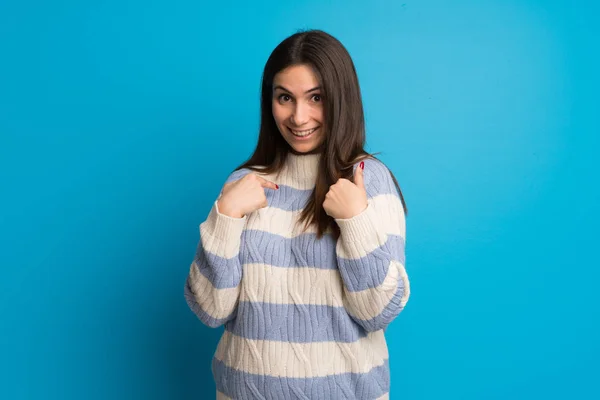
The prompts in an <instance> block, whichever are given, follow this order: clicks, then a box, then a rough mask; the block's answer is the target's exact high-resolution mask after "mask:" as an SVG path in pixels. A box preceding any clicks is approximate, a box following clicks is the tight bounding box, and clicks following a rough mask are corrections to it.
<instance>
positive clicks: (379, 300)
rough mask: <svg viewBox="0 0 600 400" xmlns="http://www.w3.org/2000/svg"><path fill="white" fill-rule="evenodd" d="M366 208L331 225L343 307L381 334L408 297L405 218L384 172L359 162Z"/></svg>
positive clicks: (369, 161) (377, 166)
mask: <svg viewBox="0 0 600 400" xmlns="http://www.w3.org/2000/svg"><path fill="white" fill-rule="evenodd" d="M364 182H365V188H366V190H367V198H368V206H367V208H366V209H365V210H364V211H363V212H362V213H360V214H358V215H356V216H354V217H352V218H349V219H336V222H337V224H338V225H339V227H340V231H341V236H340V238H339V239H338V242H337V245H336V256H337V262H338V268H339V270H340V275H341V277H342V281H343V284H344V306H345V308H346V310H347V311H348V314H350V316H351V317H352V319H354V320H355V321H356V322H357V323H358V324H360V325H361V326H362V327H364V328H365V329H366V330H367V331H378V330H380V329H385V328H386V327H387V326H388V325H389V323H390V322H392V320H393V319H394V318H395V317H396V316H397V315H398V314H399V313H400V312H401V311H402V310H403V308H404V306H405V305H406V303H407V301H408V298H409V295H410V284H409V280H408V276H407V274H406V270H405V268H404V264H405V258H404V255H405V254H404V247H405V232H406V225H405V215H404V209H403V207H402V203H401V200H400V196H399V195H398V192H397V191H396V187H395V185H394V182H393V180H392V176H391V174H390V172H389V170H388V169H387V167H386V166H385V165H384V164H383V163H382V162H381V161H379V160H375V159H367V160H365V169H364Z"/></svg>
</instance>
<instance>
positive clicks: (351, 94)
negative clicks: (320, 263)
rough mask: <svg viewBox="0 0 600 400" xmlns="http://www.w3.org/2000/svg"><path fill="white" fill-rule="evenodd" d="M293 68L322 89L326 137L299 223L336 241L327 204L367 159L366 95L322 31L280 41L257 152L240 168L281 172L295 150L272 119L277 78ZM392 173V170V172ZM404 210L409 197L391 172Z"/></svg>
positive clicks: (266, 85)
mask: <svg viewBox="0 0 600 400" xmlns="http://www.w3.org/2000/svg"><path fill="white" fill-rule="evenodd" d="M293 65H307V66H310V67H311V68H312V70H313V72H314V73H315V74H316V76H317V79H318V80H319V83H320V85H321V88H322V94H323V101H324V123H323V128H324V134H325V139H324V141H323V143H322V145H321V147H320V148H319V149H318V151H320V152H321V157H320V161H319V166H318V174H317V179H316V182H315V188H314V190H313V193H312V195H311V196H310V198H309V201H308V203H307V204H306V206H305V207H304V209H303V211H302V214H301V216H300V222H304V223H305V224H307V225H310V224H313V223H314V224H316V226H317V237H318V238H321V237H322V236H323V234H324V233H325V231H327V230H328V228H329V229H330V230H331V232H332V233H333V235H334V237H335V238H336V239H337V238H338V237H339V234H340V231H339V227H338V225H337V224H336V223H335V220H334V219H333V218H332V217H330V216H329V215H327V214H326V213H325V210H324V209H323V202H324V201H325V195H326V194H327V192H328V191H329V187H330V186H331V185H333V184H335V183H336V182H337V181H338V179H340V178H346V179H349V180H353V166H354V164H355V163H356V162H358V161H361V160H363V159H365V158H369V157H372V158H375V157H374V156H373V155H372V154H369V153H367V152H366V151H365V149H364V147H365V120H364V112H363V104H362V96H361V93H360V86H359V84H358V77H357V75H356V70H355V67H354V63H353V62H352V59H351V57H350V54H349V53H348V51H347V50H346V48H345V47H344V46H343V45H342V43H340V42H339V41H338V40H337V39H336V38H334V37H333V36H331V35H330V34H328V33H325V32H323V31H320V30H309V31H301V32H298V33H295V34H293V35H292V36H290V37H288V38H287V39H285V40H284V41H283V42H281V43H280V44H279V45H278V46H277V47H276V48H275V49H274V50H273V52H272V53H271V55H270V56H269V59H268V60H267V63H266V64H265V68H264V71H263V75H262V85H261V119H260V131H259V137H258V143H257V145H256V149H255V150H254V154H252V156H251V157H250V158H249V159H248V160H247V161H245V162H244V163H243V164H242V165H240V166H239V167H237V168H236V170H239V169H242V168H248V169H251V170H253V171H260V172H262V173H273V172H278V171H279V170H280V169H281V168H282V167H283V165H284V163H285V160H286V158H287V155H288V153H290V152H292V151H293V150H292V148H291V147H290V145H289V144H288V143H287V142H286V141H285V139H284V138H283V136H282V135H281V133H280V132H279V129H278V128H277V125H276V123H275V120H274V118H273V114H272V101H273V79H274V77H275V75H276V74H277V73H279V72H280V71H282V70H284V69H285V68H287V67H290V66H293ZM390 173H391V171H390ZM391 176H392V179H393V181H394V184H395V185H396V189H397V191H398V194H399V195H400V199H401V201H402V206H403V207H404V212H405V213H407V208H406V203H405V201H404V196H403V195H402V191H401V190H400V186H399V185H398V181H397V180H396V178H395V177H394V175H393V174H391Z"/></svg>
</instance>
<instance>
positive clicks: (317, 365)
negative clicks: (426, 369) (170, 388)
mask: <svg viewBox="0 0 600 400" xmlns="http://www.w3.org/2000/svg"><path fill="white" fill-rule="evenodd" d="M317 164H318V155H301V156H297V155H292V154H290V155H289V156H288V159H287V160H286V165H285V167H284V169H283V170H282V171H281V172H280V173H279V174H278V175H274V174H272V175H263V176H264V177H265V178H266V179H269V180H271V181H273V182H275V183H277V184H278V185H279V187H280V189H279V190H266V195H267V200H268V203H269V206H268V207H266V208H264V209H260V210H258V211H255V212H253V213H251V214H249V215H248V216H246V217H244V218H240V219H237V218H230V217H228V216H225V215H223V214H220V213H219V211H218V208H217V206H216V202H215V204H214V205H213V208H212V209H211V211H210V213H209V216H208V218H207V219H206V221H205V222H203V223H202V224H201V225H200V242H199V244H198V248H197V251H196V256H195V259H194V262H193V263H192V265H191V268H190V274H189V277H188V280H187V282H186V287H185V297H186V299H187V302H188V304H189V306H190V308H191V309H192V310H193V311H194V312H195V313H196V315H198V317H199V318H200V319H201V320H202V321H203V322H204V323H205V324H207V325H208V326H211V327H217V326H221V325H225V332H224V334H223V336H222V338H221V341H220V342H219V345H218V347H217V350H216V352H215V356H214V358H213V375H214V378H215V382H216V385H217V390H218V393H217V398H222V399H240V400H242V399H243V400H245V399H342V398H343V399H385V398H388V396H389V389H390V378H389V361H388V352H387V344H386V340H385V336H384V332H383V330H384V329H385V328H386V327H387V325H388V324H389V323H390V322H391V321H392V320H393V319H394V318H395V317H396V316H397V315H398V314H399V313H400V311H401V310H402V309H403V308H404V306H405V304H406V302H407V301H408V298H409V294H410V286H409V281H408V277H407V275H406V271H405V268H404V264H405V259H404V243H405V219H404V212H403V209H402V204H401V202H400V198H399V196H398V194H397V192H396V188H395V186H394V183H393V181H392V178H391V175H390V173H389V171H388V169H387V168H386V167H385V165H384V164H383V163H381V162H380V161H379V160H375V159H367V160H365V170H364V181H365V187H366V190H367V197H368V204H369V205H368V207H367V209H366V210H365V211H363V212H362V213H361V214H359V215H357V216H355V217H353V218H351V219H347V220H336V221H337V223H338V225H339V227H340V230H341V236H340V238H339V239H338V240H337V242H336V241H335V240H334V239H333V237H332V236H331V235H329V234H326V235H325V236H324V237H323V238H322V239H320V240H317V239H316V229H315V228H314V227H309V228H308V229H307V230H304V227H303V226H301V224H297V223H296V222H297V221H298V217H299V215H300V212H301V211H302V207H303V206H304V205H305V204H306V201H307V200H308V198H309V195H310V194H311V192H312V189H313V188H314V182H315V178H316V173H317ZM355 168H356V166H355ZM248 172H250V171H249V170H240V171H235V172H234V173H233V174H231V175H230V176H229V178H228V179H227V182H231V181H234V180H236V179H239V178H241V177H243V176H244V175H245V174H247V173H248Z"/></svg>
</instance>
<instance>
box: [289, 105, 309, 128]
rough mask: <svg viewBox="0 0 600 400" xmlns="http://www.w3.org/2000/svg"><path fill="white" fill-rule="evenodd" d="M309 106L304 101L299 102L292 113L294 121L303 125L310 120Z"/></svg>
mask: <svg viewBox="0 0 600 400" xmlns="http://www.w3.org/2000/svg"><path fill="white" fill-rule="evenodd" d="M309 119H310V118H309V114H308V107H306V106H305V105H303V104H302V103H300V102H299V103H297V104H296V107H295V108H294V112H293V113H292V123H293V124H294V125H296V126H302V125H304V124H306V123H307V122H308V121H309Z"/></svg>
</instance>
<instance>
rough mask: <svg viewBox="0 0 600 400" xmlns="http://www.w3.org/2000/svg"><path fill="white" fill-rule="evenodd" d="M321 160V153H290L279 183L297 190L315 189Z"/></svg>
mask: <svg viewBox="0 0 600 400" xmlns="http://www.w3.org/2000/svg"><path fill="white" fill-rule="evenodd" d="M320 158H321V154H320V153H313V154H295V153H288V155H287V158H286V160H285V164H284V166H283V169H282V170H281V172H280V174H279V182H280V183H281V184H282V185H287V186H291V187H294V188H296V189H313V188H314V187H315V183H316V180H317V173H318V167H319V160H320Z"/></svg>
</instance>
